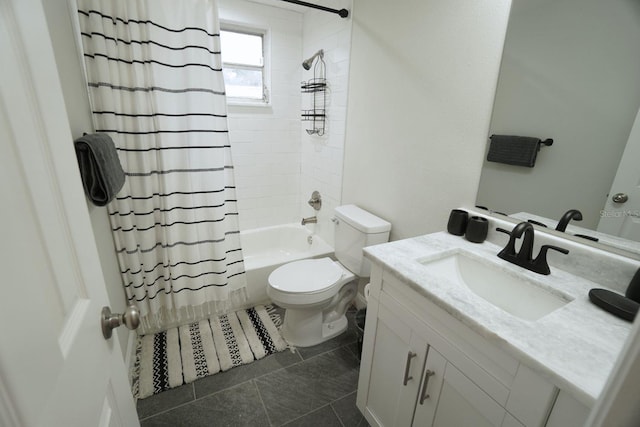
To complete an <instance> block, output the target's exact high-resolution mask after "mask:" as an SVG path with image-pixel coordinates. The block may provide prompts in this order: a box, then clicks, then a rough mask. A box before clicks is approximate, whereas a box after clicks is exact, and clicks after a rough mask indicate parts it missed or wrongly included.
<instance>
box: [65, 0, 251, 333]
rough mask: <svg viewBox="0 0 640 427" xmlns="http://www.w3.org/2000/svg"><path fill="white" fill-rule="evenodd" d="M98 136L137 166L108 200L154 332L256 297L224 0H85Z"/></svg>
mask: <svg viewBox="0 0 640 427" xmlns="http://www.w3.org/2000/svg"><path fill="white" fill-rule="evenodd" d="M77 5H78V19H79V23H80V31H81V39H82V46H83V51H84V52H83V56H84V65H85V73H86V77H87V84H88V90H89V98H90V103H91V108H92V117H93V122H94V126H95V131H96V132H103V133H107V134H108V135H110V136H111V137H112V139H113V140H114V142H115V144H116V148H117V150H118V154H119V158H120V161H121V163H122V167H123V169H124V171H125V174H126V182H125V186H124V188H123V189H122V190H121V192H120V193H119V194H118V195H117V198H116V199H115V200H114V201H113V202H111V203H110V204H109V205H108V206H107V208H108V212H109V218H110V222H111V226H112V230H113V237H114V242H115V246H116V252H117V257H118V262H119V265H120V269H121V273H122V276H123V281H124V284H125V291H126V296H127V298H128V300H129V302H130V303H135V304H136V305H137V306H138V307H139V309H140V312H141V315H142V320H143V322H142V330H141V332H142V333H148V332H154V331H157V330H162V329H166V328H168V327H171V326H174V325H176V324H179V323H186V322H190V321H193V320H196V319H199V318H204V317H207V316H209V315H213V314H220V313H222V312H225V311H228V310H229V309H231V308H237V307H240V306H241V305H242V303H243V301H244V300H245V299H246V279H245V274H244V263H243V257H242V250H241V247H240V236H239V228H238V218H237V215H238V213H237V212H238V211H237V206H236V196H235V186H234V178H233V166H232V162H231V148H230V145H229V137H228V128H227V115H226V111H227V106H226V99H225V92H224V82H223V77H222V70H221V68H222V67H221V63H222V62H221V58H220V37H219V22H218V16H217V4H216V2H215V0H183V1H181V2H175V1H173V0H77Z"/></svg>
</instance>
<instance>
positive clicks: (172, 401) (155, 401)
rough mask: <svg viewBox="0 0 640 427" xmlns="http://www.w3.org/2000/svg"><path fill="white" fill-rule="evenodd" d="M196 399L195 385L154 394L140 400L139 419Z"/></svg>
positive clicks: (186, 385)
mask: <svg viewBox="0 0 640 427" xmlns="http://www.w3.org/2000/svg"><path fill="white" fill-rule="evenodd" d="M194 399H195V396H194V394H193V384H185V385H183V386H180V387H176V388H172V389H170V390H167V391H163V392H162V393H159V394H154V395H153V396H149V397H147V398H146V399H138V405H137V406H138V418H140V419H142V418H146V417H149V416H151V415H155V414H157V413H158V412H164V411H166V410H168V409H172V408H175V407H176V406H180V405H182V404H184V403H187V402H190V401H192V400H194Z"/></svg>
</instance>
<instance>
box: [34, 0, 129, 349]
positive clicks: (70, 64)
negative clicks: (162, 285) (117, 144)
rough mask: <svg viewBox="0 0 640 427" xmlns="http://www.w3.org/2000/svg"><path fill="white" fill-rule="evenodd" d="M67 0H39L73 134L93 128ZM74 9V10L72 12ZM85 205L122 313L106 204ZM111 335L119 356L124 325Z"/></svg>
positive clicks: (113, 301) (114, 303)
mask: <svg viewBox="0 0 640 427" xmlns="http://www.w3.org/2000/svg"><path fill="white" fill-rule="evenodd" d="M67 3H68V2H67V0H46V1H45V0H43V1H42V5H43V6H44V11H45V14H46V18H47V26H48V27H49V34H50V35H51V43H52V44H53V49H54V54H55V58H56V65H57V67H58V74H59V75H60V83H61V85H62V92H63V95H64V101H65V107H66V109H67V115H68V117H69V126H70V127H71V134H72V135H73V137H74V138H78V137H80V136H82V134H83V132H87V133H91V132H93V124H92V122H91V109H90V107H89V95H88V93H87V88H86V83H85V78H84V74H83V71H82V68H81V65H80V56H79V53H78V50H77V47H76V42H75V35H74V32H73V26H72V24H71V15H70V12H69V9H68V5H67ZM73 13H75V11H74V12H73ZM59 143H61V144H72V143H73V141H59ZM87 209H88V210H89V217H90V218H91V225H92V226H93V233H94V237H95V240H96V246H97V247H98V255H99V256H100V264H101V266H102V273H103V274H104V280H105V284H106V286H107V295H108V296H109V304H110V306H111V311H112V312H114V313H122V312H123V311H124V309H125V307H126V305H127V302H126V297H125V293H124V287H123V285H122V276H121V275H120V269H119V267H118V260H117V259H116V252H115V247H114V243H113V237H112V233H111V226H110V224H109V216H108V214H107V208H105V207H97V206H94V205H92V204H91V203H90V202H89V201H88V200H87ZM115 335H116V336H117V337H118V340H119V341H120V348H121V349H122V352H123V357H125V356H126V355H127V352H128V348H127V338H128V336H129V333H128V329H125V328H119V329H116V331H115Z"/></svg>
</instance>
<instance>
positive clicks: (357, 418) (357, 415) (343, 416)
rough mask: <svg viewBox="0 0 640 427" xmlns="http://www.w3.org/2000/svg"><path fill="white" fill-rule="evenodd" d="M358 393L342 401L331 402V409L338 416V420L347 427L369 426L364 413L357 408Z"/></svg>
mask: <svg viewBox="0 0 640 427" xmlns="http://www.w3.org/2000/svg"><path fill="white" fill-rule="evenodd" d="M356 397H357V392H355V391H354V392H353V393H351V394H350V395H348V396H345V397H343V398H342V399H339V400H336V401H334V402H331V407H332V408H333V410H334V411H335V413H336V414H338V418H340V421H341V422H342V424H343V425H345V426H346V427H366V426H369V423H367V420H365V419H364V417H363V416H362V413H361V412H360V410H359V409H358V407H357V406H356Z"/></svg>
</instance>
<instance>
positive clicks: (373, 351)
mask: <svg viewBox="0 0 640 427" xmlns="http://www.w3.org/2000/svg"><path fill="white" fill-rule="evenodd" d="M558 391H559V390H558V389H557V388H556V387H554V386H553V385H552V384H550V383H549V382H547V381H546V380H544V379H543V378H542V377H540V376H539V375H538V374H537V373H535V372H534V371H533V370H531V369H529V368H528V367H526V366H525V365H523V364H520V363H519V361H518V360H516V359H515V358H514V357H512V356H511V355H509V354H507V353H505V352H504V351H502V350H500V349H498V348H496V347H494V346H493V345H491V344H489V343H488V342H487V341H486V340H485V339H483V338H482V337H480V336H479V335H478V334H476V333H475V332H473V331H471V330H470V329H469V328H468V327H466V326H465V325H463V324H462V323H461V322H459V321H458V320H456V319H454V318H453V317H452V316H450V315H449V314H447V313H446V312H444V311H443V310H441V309H440V308H439V307H437V306H436V305H434V304H433V303H431V302H430V301H429V300H428V299H427V298H425V297H424V296H423V295H420V294H419V293H418V292H416V291H414V290H412V289H411V288H410V287H409V286H408V285H406V284H403V283H402V282H401V281H400V280H398V279H397V278H396V277H395V276H393V275H391V274H389V273H388V272H383V270H382V268H380V267H379V266H376V265H374V268H373V270H372V274H371V296H370V298H369V303H368V309H367V323H366V328H365V337H364V345H363V354H362V361H361V366H360V378H359V384H358V397H357V405H358V408H359V409H360V411H362V413H363V414H364V415H365V417H366V419H367V421H368V422H369V423H370V424H371V425H372V426H381V427H382V426H384V427H403V426H416V427H427V426H436V427H465V426H470V427H484V426H487V427H491V426H497V427H534V426H535V427H540V426H544V425H545V424H546V422H547V420H548V419H549V415H550V414H551V413H552V409H554V403H555V401H556V398H557V396H558ZM574 403H575V402H574ZM583 408H584V407H583ZM555 412H558V408H555ZM564 412H566V411H564ZM577 412H580V411H577ZM587 413H588V410H587V409H586V408H584V409H583V410H582V414H581V415H584V414H587ZM565 415H566V414H565ZM583 421H584V419H583V418H581V417H580V416H577V417H575V419H573V420H572V419H569V420H567V419H566V418H565V419H563V422H564V423H566V424H565V426H566V427H570V426H572V425H574V426H576V427H577V426H580V425H582V423H583Z"/></svg>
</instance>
